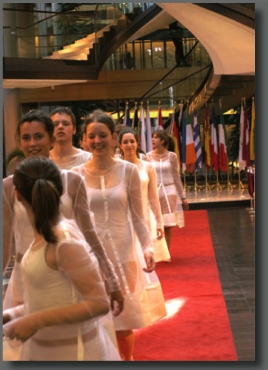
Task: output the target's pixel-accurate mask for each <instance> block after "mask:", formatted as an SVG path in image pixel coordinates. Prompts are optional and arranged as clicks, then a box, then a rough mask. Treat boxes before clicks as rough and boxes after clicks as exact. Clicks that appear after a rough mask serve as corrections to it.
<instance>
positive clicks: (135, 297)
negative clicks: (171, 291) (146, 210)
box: [72, 159, 166, 330]
mask: <svg viewBox="0 0 268 370" xmlns="http://www.w3.org/2000/svg"><path fill="white" fill-rule="evenodd" d="M72 171H77V172H79V173H80V174H81V175H82V176H83V177H84V178H85V181H86V185H87V189H88V198H89V201H90V209H91V210H92V212H93V213H94V219H95V225H96V229H97V232H98V235H99V236H100V238H101V240H102V243H103V245H104V247H105V249H106V252H107V254H108V257H109V259H110V260H111V261H112V263H113V264H114V267H115V271H116V273H117V275H118V277H119V280H120V284H121V289H122V292H123V295H124V310H123V312H122V313H121V314H120V315H119V316H117V317H114V324H115V330H132V329H138V328H142V327H146V326H148V325H151V324H152V323H153V322H154V321H156V320H159V319H160V318H162V317H164V316H165V315H166V310H165V304H164V298H163V295H162V296H161V298H162V299H161V301H160V300H159V299H158V300H157V299H154V297H155V296H154V290H153V288H152V289H151V290H150V287H151V286H150V284H149V283H148V279H147V276H146V275H150V274H151V273H146V272H144V271H143V267H145V261H144V256H143V253H144V252H145V251H150V252H153V246H152V242H151V238H150V231H149V228H148V227H147V223H146V220H145V218H144V215H143V208H142V195H141V182H140V177H139V172H138V169H137V167H136V166H135V165H133V164H132V163H129V162H126V161H124V160H121V159H117V161H116V164H115V167H114V168H113V170H111V171H110V172H108V173H107V174H105V175H104V176H99V175H93V174H91V173H90V172H89V171H88V170H87V168H86V167H85V165H82V166H79V167H76V168H73V169H72ZM134 233H135V234H136V235H137V237H138V239H139V243H140V244H139V245H137V243H136V242H135V237H134ZM155 276H156V274H155ZM147 288H148V289H147ZM161 293H162V292H161Z"/></svg>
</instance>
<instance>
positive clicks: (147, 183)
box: [137, 161, 170, 262]
mask: <svg viewBox="0 0 268 370" xmlns="http://www.w3.org/2000/svg"><path fill="white" fill-rule="evenodd" d="M137 168H138V170H139V174H140V179H141V185H142V204H143V211H144V216H145V218H146V221H147V224H148V227H149V228H150V231H151V238H152V241H153V248H154V259H155V261H156V262H159V261H166V260H168V259H170V254H169V251H168V247H167V243H166V240H165V238H164V237H163V238H161V239H157V231H156V229H157V228H161V229H162V228H163V219H162V213H161V208H160V203H159V197H158V190H157V177H156V171H155V168H154V166H153V164H152V163H150V162H148V161H140V162H139V163H138V164H137Z"/></svg>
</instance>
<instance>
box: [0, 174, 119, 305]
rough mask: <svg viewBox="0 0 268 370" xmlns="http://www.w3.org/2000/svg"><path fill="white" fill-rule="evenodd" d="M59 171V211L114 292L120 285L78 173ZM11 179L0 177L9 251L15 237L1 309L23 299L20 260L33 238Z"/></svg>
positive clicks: (4, 241)
mask: <svg viewBox="0 0 268 370" xmlns="http://www.w3.org/2000/svg"><path fill="white" fill-rule="evenodd" d="M61 174H62V181H63V188H64V190H63V195H62V197H61V211H62V213H63V215H64V217H66V218H67V219H73V220H75V221H76V223H77V225H78V226H79V228H80V230H81V231H82V233H83V235H84V237H85V238H86V240H87V243H88V244H89V245H90V247H91V249H92V250H93V251H94V254H95V255H96V257H97V259H98V262H99V265H100V267H101V270H102V271H103V275H104V276H105V278H106V279H107V283H108V286H109V290H110V291H117V290H119V288H120V285H119V280H118V277H117V275H116V273H115V270H114V267H113V265H112V263H111V262H110V261H109V259H108V258H107V254H106V252H105V249H104V248H103V247H102V245H101V242H100V239H99V238H98V236H97V234H96V230H95V228H94V225H93V222H92V218H91V217H90V216H92V214H91V213H90V211H89V209H88V199H87V190H86V187H85V183H84V180H83V179H82V177H81V176H80V175H78V174H77V173H74V172H71V171H67V170H62V171H61ZM12 179H13V175H11V176H9V177H7V178H5V179H4V180H3V215H4V217H3V248H4V249H5V250H6V249H7V250H10V248H11V245H12V244H13V238H14V242H15V254H16V256H15V264H14V268H13V271H12V274H11V277H10V280H9V284H8V288H7V291H6V294H5V298H4V303H3V308H4V309H6V308H9V307H13V306H14V305H17V304H20V303H21V302H22V299H23V286H22V279H21V271H20V260H21V258H22V256H23V254H24V253H25V252H26V250H27V249H28V248H29V245H30V243H31V242H32V240H33V230H32V227H31V225H30V223H29V221H28V216H27V213H26V211H25V208H24V207H23V206H22V205H21V203H20V202H18V201H17V200H16V199H15V194H14V186H13V182H12Z"/></svg>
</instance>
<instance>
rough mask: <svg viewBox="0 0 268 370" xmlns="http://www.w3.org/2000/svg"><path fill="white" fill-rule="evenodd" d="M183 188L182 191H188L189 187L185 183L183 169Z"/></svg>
mask: <svg viewBox="0 0 268 370" xmlns="http://www.w3.org/2000/svg"><path fill="white" fill-rule="evenodd" d="M183 189H184V191H190V189H189V187H188V186H187V184H186V175H185V171H184V173H183Z"/></svg>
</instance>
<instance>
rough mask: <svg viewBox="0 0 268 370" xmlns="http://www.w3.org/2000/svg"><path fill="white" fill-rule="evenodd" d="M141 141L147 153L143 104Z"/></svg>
mask: <svg viewBox="0 0 268 370" xmlns="http://www.w3.org/2000/svg"><path fill="white" fill-rule="evenodd" d="M140 141H141V149H142V150H143V151H144V153H146V129H145V120H144V109H143V106H142V104H141V107H140Z"/></svg>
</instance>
